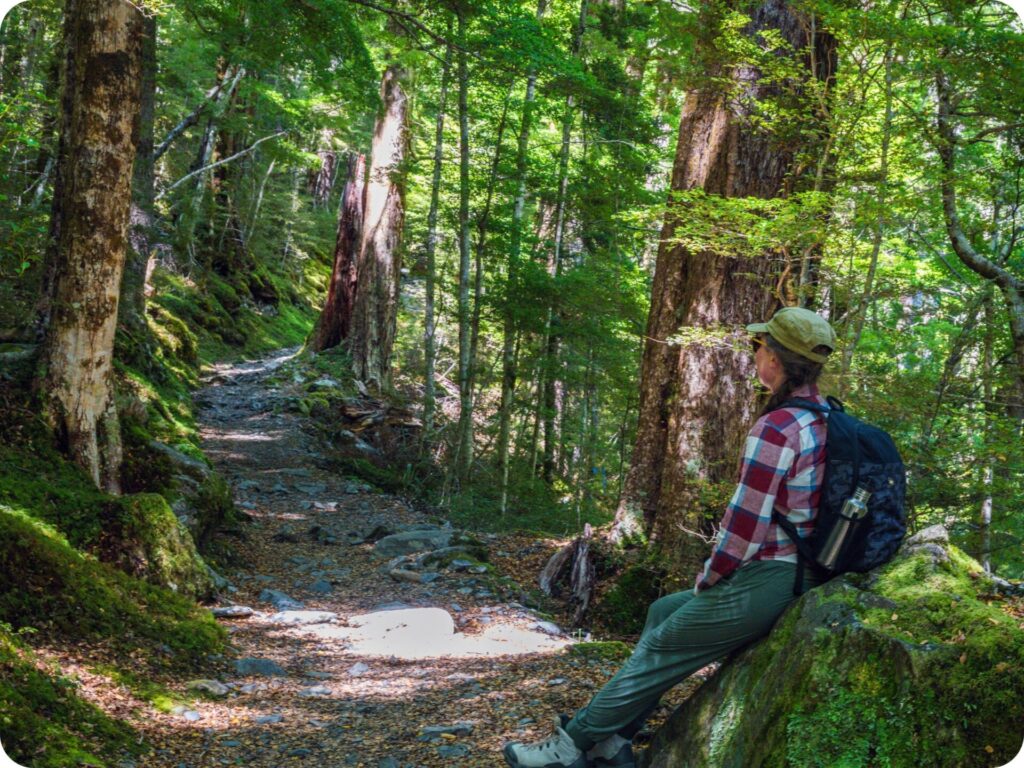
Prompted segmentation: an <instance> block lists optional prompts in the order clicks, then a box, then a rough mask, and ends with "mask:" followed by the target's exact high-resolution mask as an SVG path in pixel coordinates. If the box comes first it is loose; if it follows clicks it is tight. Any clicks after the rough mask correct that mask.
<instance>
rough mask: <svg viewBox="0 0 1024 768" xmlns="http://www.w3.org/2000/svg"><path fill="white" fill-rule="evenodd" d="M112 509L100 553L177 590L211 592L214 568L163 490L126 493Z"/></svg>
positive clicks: (203, 595) (195, 593) (135, 573)
mask: <svg viewBox="0 0 1024 768" xmlns="http://www.w3.org/2000/svg"><path fill="white" fill-rule="evenodd" d="M108 510H109V513H108V517H107V524H106V525H105V526H104V530H103V534H102V536H101V540H100V545H99V553H100V557H101V559H103V560H105V561H106V562H110V563H112V564H114V565H116V566H117V567H118V568H120V569H121V570H123V571H124V572H125V573H128V574H131V575H132V576H136V577H138V578H141V579H143V580H145V581H147V582H149V583H150V584H155V585H157V586H161V587H167V588H168V589H170V590H171V591H173V592H180V593H181V594H184V595H189V596H190V597H194V598H206V597H209V596H210V595H211V594H212V592H213V580H212V578H211V576H210V572H209V568H208V567H207V565H206V563H205V562H203V559H202V558H201V557H200V556H199V553H198V552H197V551H196V547H195V543H194V542H193V540H192V537H191V535H190V534H189V532H188V531H187V530H186V529H185V527H184V525H182V524H181V522H179V520H178V518H177V517H176V516H175V514H174V512H173V511H171V508H170V507H169V506H168V505H167V500H166V499H164V497H163V496H161V495H159V494H157V493H139V494H135V495H133V496H123V497H121V498H119V499H117V500H116V501H115V502H113V503H111V504H110V505H109V506H108Z"/></svg>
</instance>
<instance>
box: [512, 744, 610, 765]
mask: <svg viewBox="0 0 1024 768" xmlns="http://www.w3.org/2000/svg"><path fill="white" fill-rule="evenodd" d="M501 754H502V755H503V756H504V758H505V762H506V763H508V764H509V766H510V768H522V765H521V763H520V762H519V761H518V760H517V759H516V756H515V753H514V752H513V751H512V744H506V745H505V746H504V747H503V748H502V750H501ZM586 766H587V759H586V758H585V757H580V759H579V760H577V761H576V762H574V763H573V764H572V765H569V766H567V765H565V764H564V763H547V764H546V765H544V766H542V768H586ZM622 768H629V766H622Z"/></svg>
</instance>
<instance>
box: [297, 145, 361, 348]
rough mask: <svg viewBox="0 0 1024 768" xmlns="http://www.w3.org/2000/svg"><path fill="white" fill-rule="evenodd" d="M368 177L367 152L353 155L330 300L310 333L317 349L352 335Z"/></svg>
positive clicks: (329, 295) (342, 207) (330, 345)
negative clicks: (357, 264) (357, 269)
mask: <svg viewBox="0 0 1024 768" xmlns="http://www.w3.org/2000/svg"><path fill="white" fill-rule="evenodd" d="M365 178H366V157H365V155H356V154H353V155H350V156H349V159H348V181H347V182H346V183H345V190H344V191H343V192H342V193H341V214H340V216H339V217H338V239H337V241H336V243H335V246H334V268H333V269H332V270H331V283H330V286H329V287H328V289H327V301H326V303H325V304H324V308H323V311H322V312H321V313H320V319H319V320H318V321H317V324H316V327H315V328H314V329H313V334H312V335H311V337H310V341H309V347H310V349H312V350H313V351H315V352H321V351H323V350H325V349H330V348H331V347H334V346H337V345H338V344H340V343H341V342H342V341H344V340H345V339H346V338H348V334H349V329H350V328H351V326H352V308H353V302H354V299H355V292H356V281H357V277H358V276H357V274H356V260H357V259H358V257H359V239H360V235H361V233H362V228H363V192H364V187H365Z"/></svg>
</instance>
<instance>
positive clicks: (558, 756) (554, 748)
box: [502, 725, 587, 768]
mask: <svg viewBox="0 0 1024 768" xmlns="http://www.w3.org/2000/svg"><path fill="white" fill-rule="evenodd" d="M502 754H503V755H505V762H507V763H508V764H509V765H510V766H512V768H587V757H586V755H584V754H583V752H582V751H580V750H579V749H578V748H577V747H576V745H575V744H574V743H573V741H572V737H571V736H569V734H567V733H566V732H565V731H563V730H562V728H561V726H560V725H556V726H555V732H554V734H553V735H551V736H549V737H548V738H547V739H545V740H544V741H538V742H536V743H534V744H521V743H520V742H518V741H510V742H509V743H508V744H506V745H505V748H504V749H503V750H502Z"/></svg>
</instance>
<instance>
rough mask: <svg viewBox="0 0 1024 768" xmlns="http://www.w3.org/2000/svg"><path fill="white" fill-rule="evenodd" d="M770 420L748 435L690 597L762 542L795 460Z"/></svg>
mask: <svg viewBox="0 0 1024 768" xmlns="http://www.w3.org/2000/svg"><path fill="white" fill-rule="evenodd" d="M775 413H778V412H775ZM775 420H776V419H772V414H766V415H764V416H762V417H761V418H760V419H758V420H757V422H756V423H755V424H754V426H753V428H752V429H751V430H750V434H749V435H747V442H746V444H745V446H744V449H743V461H742V465H741V467H740V481H739V484H738V485H737V486H736V492H735V493H734V494H733V496H732V500H731V501H730V502H729V505H728V507H727V508H726V511H725V515H724V516H723V517H722V522H721V525H720V527H719V531H718V536H717V538H716V540H715V548H714V550H713V551H712V553H711V557H710V558H708V560H707V561H706V562H705V563H704V571H703V572H702V573H701V574H700V575H699V576H698V577H697V583H696V586H695V588H694V591H695V592H700V591H701V590H704V589H707V588H708V587H710V586H711V585H713V584H715V583H716V582H717V581H718V580H719V579H722V578H724V577H725V576H728V575H729V574H730V573H732V572H733V571H735V570H736V569H737V568H739V567H740V566H741V565H743V563H745V562H747V561H748V560H750V559H752V558H753V557H754V555H755V554H757V552H758V549H759V548H760V546H761V543H762V542H763V541H764V539H765V535H766V534H767V532H768V529H769V526H770V525H771V522H772V508H773V506H774V505H775V497H776V496H777V495H778V492H779V486H780V484H781V483H782V481H783V480H784V479H785V477H786V475H787V473H788V472H789V470H790V468H791V467H792V466H793V461H794V459H795V457H796V451H794V449H793V446H792V444H791V442H790V439H788V438H787V436H786V435H785V434H783V432H782V430H781V428H780V426H778V425H776V424H775V423H773V421H775ZM797 447H799V446H797Z"/></svg>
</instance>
